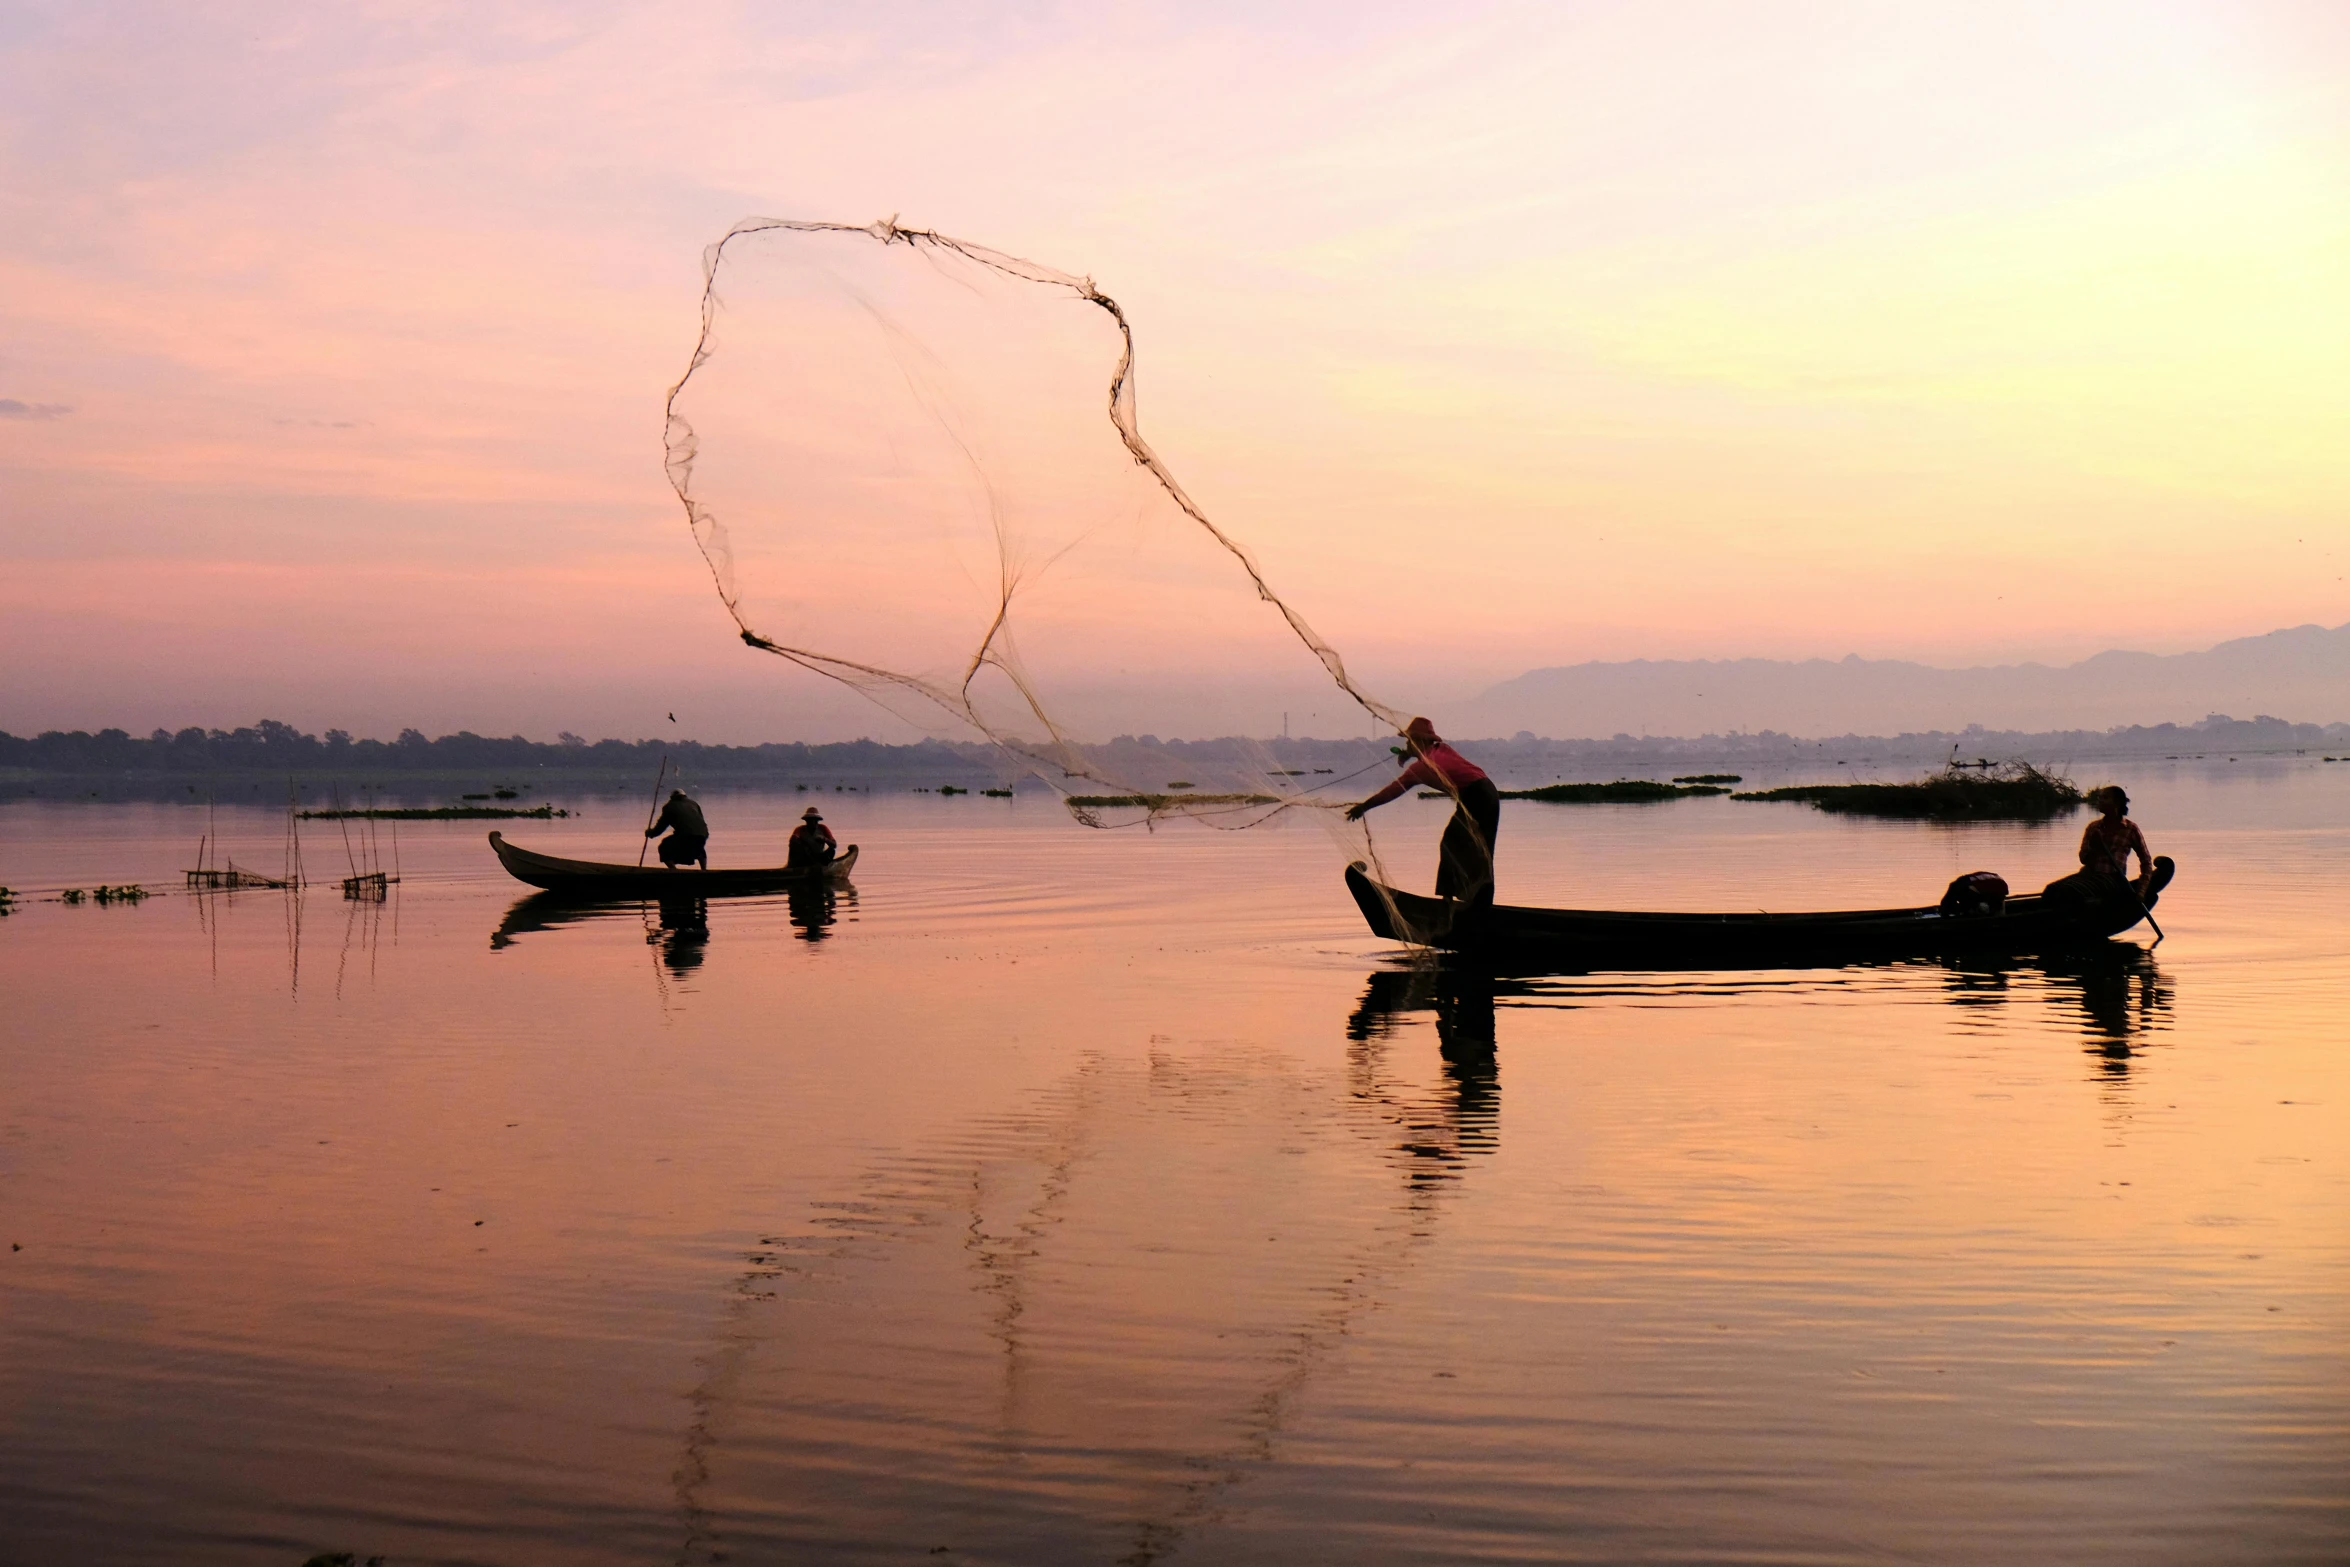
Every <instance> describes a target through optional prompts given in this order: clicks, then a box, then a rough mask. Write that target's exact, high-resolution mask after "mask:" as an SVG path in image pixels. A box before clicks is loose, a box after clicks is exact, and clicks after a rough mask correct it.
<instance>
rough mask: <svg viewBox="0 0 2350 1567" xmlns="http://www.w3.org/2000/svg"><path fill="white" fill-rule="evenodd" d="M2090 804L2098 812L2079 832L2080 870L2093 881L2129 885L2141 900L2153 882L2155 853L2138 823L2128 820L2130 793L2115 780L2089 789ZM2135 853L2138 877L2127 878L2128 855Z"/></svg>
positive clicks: (2134, 894) (2128, 874) (2133, 893)
mask: <svg viewBox="0 0 2350 1567" xmlns="http://www.w3.org/2000/svg"><path fill="white" fill-rule="evenodd" d="M2088 800H2089V806H2090V808H2091V809H2092V810H2094V811H2096V812H2098V813H2099V814H2098V817H2097V820H2095V821H2093V822H2091V823H2090V824H2089V825H2088V828H2087V829H2086V830H2085V831H2083V832H2082V834H2081V870H2082V872H2083V873H2084V874H2086V875H2088V876H2089V877H2091V878H2093V879H2094V880H2096V881H2099V882H2102V883H2104V884H2106V885H2107V886H2110V887H2114V888H2117V889H2118V888H2121V887H2125V886H2126V887H2128V888H2129V889H2130V893H2131V895H2132V896H2133V897H2135V898H2136V899H2137V900H2138V901H2139V902H2140V903H2144V902H2145V901H2146V897H2147V894H2148V893H2149V892H2150V891H2151V890H2152V889H2153V886H2154V856H2153V855H2152V854H2151V853H2149V852H2148V851H2147V848H2146V835H2145V834H2144V833H2142V832H2140V831H2139V830H2138V824H2137V823H2136V822H2134V821H2131V820H2130V816H2129V811H2130V797H2129V796H2128V795H2127V794H2125V793H2123V792H2122V789H2121V786H2120V785H2118V784H2107V785H2105V786H2104V787H2103V788H2098V789H2092V790H2090V791H2089V794H2088ZM2133 854H2135V855H2136V856H2137V857H2138V879H2137V880H2136V881H2135V882H2132V881H2131V880H2130V856H2131V855H2133Z"/></svg>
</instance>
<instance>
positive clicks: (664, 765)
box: [636, 751, 669, 870]
mask: <svg viewBox="0 0 2350 1567" xmlns="http://www.w3.org/2000/svg"><path fill="white" fill-rule="evenodd" d="M668 781H669V753H668V752H667V751H663V752H662V753H661V770H660V771H659V772H657V773H655V774H654V775H653V808H652V809H651V810H649V811H647V812H645V838H644V842H642V843H640V844H638V845H637V846H636V863H637V868H638V869H639V870H642V869H643V868H644V864H645V851H646V850H647V849H649V848H651V847H652V846H653V818H655V817H656V816H659V815H660V814H661V786H662V785H663V784H665V783H667V782H668Z"/></svg>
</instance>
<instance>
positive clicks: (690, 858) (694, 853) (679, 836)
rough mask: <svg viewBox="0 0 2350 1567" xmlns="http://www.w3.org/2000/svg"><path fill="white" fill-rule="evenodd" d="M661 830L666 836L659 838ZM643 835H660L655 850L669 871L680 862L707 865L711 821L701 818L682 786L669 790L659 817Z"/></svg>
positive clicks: (696, 807)
mask: <svg viewBox="0 0 2350 1567" xmlns="http://www.w3.org/2000/svg"><path fill="white" fill-rule="evenodd" d="M663 833H667V834H669V836H668V837H666V838H661V835H662V834H663ZM645 836H646V837H648V838H661V843H660V847H659V848H658V849H657V850H656V851H655V852H657V853H658V854H659V855H660V856H661V863H662V864H664V865H666V866H668V867H669V868H670V869H672V870H675V869H676V868H677V867H678V866H680V865H699V866H701V868H702V869H704V870H708V869H709V868H710V824H709V823H708V822H707V821H704V820H703V819H702V808H701V807H700V806H699V805H696V804H695V803H694V802H693V801H692V800H691V799H689V798H688V797H687V796H686V792H685V791H684V790H683V789H672V790H670V791H669V803H668V804H666V805H664V806H662V807H661V815H660V817H659V819H658V820H656V821H655V822H654V823H653V825H652V826H650V827H647V828H646V829H645Z"/></svg>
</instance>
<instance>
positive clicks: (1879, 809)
mask: <svg viewBox="0 0 2350 1567" xmlns="http://www.w3.org/2000/svg"><path fill="white" fill-rule="evenodd" d="M1731 798H1732V799H1734V800H1786V801H1793V802H1795V803H1798V804H1803V805H1810V806H1813V807H1815V808H1817V809H1819V810H1823V811H1834V812H1837V813H1838V814H1841V815H1846V816H1889V817H1895V818H1898V819H1901V820H1906V821H1936V822H2037V821H2047V820H2049V819H2050V818H2052V817H2057V816H2062V815H2065V814H2066V813H2067V812H2070V811H2072V810H2074V809H2076V808H2077V807H2079V805H2080V803H2081V791H2080V789H2079V788H2078V787H2076V786H2075V785H2074V783H2073V781H2072V780H2071V779H2070V778H2067V777H2065V776H2064V775H2063V774H2061V773H2052V772H2046V771H2043V770H2042V769H2040V768H2037V767H2034V766H2033V765H2032V764H2031V763H2029V762H2006V763H2002V764H2000V765H1998V766H1995V767H1990V768H1982V767H1947V768H1944V769H1943V770H1942V771H1941V772H1938V773H1931V774H1928V775H1927V776H1926V777H1924V778H1919V779H1915V780H1913V781H1911V782H1909V783H1860V784H1799V785H1796V786H1794V787H1792V788H1786V789H1756V790H1752V791H1750V792H1748V793H1745V794H1737V795H1732V796H1731Z"/></svg>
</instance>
